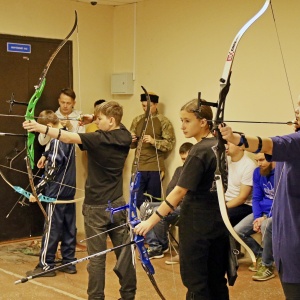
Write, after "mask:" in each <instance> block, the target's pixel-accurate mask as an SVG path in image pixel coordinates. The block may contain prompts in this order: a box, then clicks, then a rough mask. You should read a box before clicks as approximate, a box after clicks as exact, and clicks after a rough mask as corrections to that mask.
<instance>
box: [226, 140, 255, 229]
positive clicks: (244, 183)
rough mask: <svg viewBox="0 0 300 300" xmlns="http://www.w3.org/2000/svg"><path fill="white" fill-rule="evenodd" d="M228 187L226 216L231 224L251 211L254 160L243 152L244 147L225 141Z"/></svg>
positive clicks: (236, 222) (234, 223) (233, 224)
mask: <svg viewBox="0 0 300 300" xmlns="http://www.w3.org/2000/svg"><path fill="white" fill-rule="evenodd" d="M226 154H227V156H228V157H229V159H228V187H227V191H226V193H225V200H226V206H227V208H228V217H229V220H230V222H231V225H232V226H235V225H236V224H238V223H239V222H240V221H241V220H242V219H244V218H245V217H246V216H248V215H250V214H251V213H252V207H251V192H252V185H253V184H252V176H253V171H254V169H255V168H256V164H255V162H254V161H253V160H252V159H251V158H250V157H248V156H247V155H246V154H245V153H244V149H242V148H241V147H238V146H235V145H234V144H232V143H229V142H228V143H227V145H226Z"/></svg>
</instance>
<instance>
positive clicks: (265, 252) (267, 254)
mask: <svg viewBox="0 0 300 300" xmlns="http://www.w3.org/2000/svg"><path fill="white" fill-rule="evenodd" d="M253 221H254V217H253V213H252V214H250V215H248V216H247V217H245V218H244V219H243V220H242V221H241V222H240V223H238V224H237V225H236V226H235V227H234V230H235V231H236V232H237V234H238V235H239V236H240V237H241V239H242V240H243V241H244V242H245V243H246V244H247V245H248V246H249V247H250V249H251V250H252V251H253V252H254V254H255V256H256V257H262V263H263V265H266V266H271V265H272V264H273V261H274V259H273V251H272V218H268V219H266V220H264V221H263V222H262V225H261V233H262V236H263V246H264V248H262V247H261V246H260V244H258V243H257V242H256V240H255V239H254V238H252V237H251V235H252V234H254V233H256V232H255V231H254V230H253Z"/></svg>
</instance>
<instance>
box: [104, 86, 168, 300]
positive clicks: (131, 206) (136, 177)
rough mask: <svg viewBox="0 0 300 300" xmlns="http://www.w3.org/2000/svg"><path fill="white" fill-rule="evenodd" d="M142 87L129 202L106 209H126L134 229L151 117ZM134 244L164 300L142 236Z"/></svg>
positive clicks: (144, 267) (163, 298)
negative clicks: (142, 105)
mask: <svg viewBox="0 0 300 300" xmlns="http://www.w3.org/2000/svg"><path fill="white" fill-rule="evenodd" d="M142 89H143V91H144V93H145V95H146V99H147V108H146V112H145V120H144V124H143V127H142V130H141V134H140V137H139V140H138V144H137V147H136V152H135V157H134V161H133V170H132V175H131V180H130V199H129V203H128V204H126V205H124V206H121V207H117V208H112V207H110V206H109V207H108V209H107V210H108V211H110V213H111V215H113V214H114V213H116V212H117V211H120V210H124V209H128V215H129V224H130V226H131V228H132V229H134V227H135V226H136V225H138V224H139V223H140V222H141V220H140V218H139V217H138V212H137V206H136V198H137V192H138V189H139V186H140V178H141V174H140V172H139V170H138V167H139V159H140V155H141V150H142V146H143V137H144V135H145V132H146V129H147V125H148V123H149V119H150V117H151V112H150V102H151V101H150V96H149V94H148V92H147V90H146V89H145V88H144V87H143V86H142ZM134 244H135V245H136V247H137V249H138V252H139V256H140V260H141V264H142V267H143V269H144V270H145V272H146V274H147V276H148V277H149V279H150V281H151V283H152V285H153V287H154V288H155V290H156V292H157V294H158V295H159V297H160V298H161V299H162V300H165V297H164V296H163V294H162V292H161V291H160V289H159V287H158V285H157V283H156V281H155V278H154V276H153V275H154V274H155V271H154V268H153V265H152V264H151V262H150V259H149V256H148V252H147V249H146V247H145V245H144V237H143V236H141V235H137V234H136V235H135V236H134Z"/></svg>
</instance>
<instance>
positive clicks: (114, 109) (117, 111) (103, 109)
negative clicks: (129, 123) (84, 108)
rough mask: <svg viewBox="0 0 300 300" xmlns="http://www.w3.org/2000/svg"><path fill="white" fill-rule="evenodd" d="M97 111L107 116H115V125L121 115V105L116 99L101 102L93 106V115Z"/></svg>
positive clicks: (119, 120)
mask: <svg viewBox="0 0 300 300" xmlns="http://www.w3.org/2000/svg"><path fill="white" fill-rule="evenodd" d="M99 113H102V114H103V115H105V116H106V117H108V118H110V117H113V118H115V121H116V125H119V124H120V123H121V120H122V116H123V107H122V106H121V105H120V104H119V103H118V102H116V101H108V102H103V103H102V104H100V105H97V106H96V107H95V116H96V115H98V114H99Z"/></svg>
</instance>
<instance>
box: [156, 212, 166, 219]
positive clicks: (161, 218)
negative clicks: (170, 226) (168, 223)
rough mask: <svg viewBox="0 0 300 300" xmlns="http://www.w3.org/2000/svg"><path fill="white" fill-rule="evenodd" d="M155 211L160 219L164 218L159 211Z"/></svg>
mask: <svg viewBox="0 0 300 300" xmlns="http://www.w3.org/2000/svg"><path fill="white" fill-rule="evenodd" d="M155 213H156V214H157V215H158V216H159V217H160V218H161V219H162V220H164V219H165V217H164V216H162V215H161V214H160V213H159V212H158V210H156V211H155Z"/></svg>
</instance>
